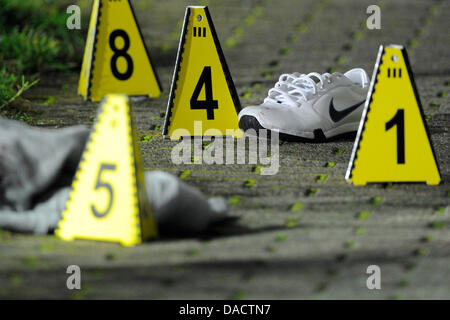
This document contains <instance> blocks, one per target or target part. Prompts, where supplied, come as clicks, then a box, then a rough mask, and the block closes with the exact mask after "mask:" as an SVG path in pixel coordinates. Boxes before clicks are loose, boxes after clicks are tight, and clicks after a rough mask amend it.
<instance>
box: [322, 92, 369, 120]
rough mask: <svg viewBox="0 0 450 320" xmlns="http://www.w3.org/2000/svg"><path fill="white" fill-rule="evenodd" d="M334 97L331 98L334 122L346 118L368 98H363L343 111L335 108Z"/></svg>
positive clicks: (331, 115) (331, 113)
mask: <svg viewBox="0 0 450 320" xmlns="http://www.w3.org/2000/svg"><path fill="white" fill-rule="evenodd" d="M333 99H334V98H331V101H330V118H331V120H333V121H334V122H338V121H341V120H342V119H344V118H345V117H346V116H348V115H349V114H350V113H352V112H353V111H355V110H356V109H357V108H358V107H359V106H360V105H362V104H363V103H364V102H365V101H366V100H363V101H361V102H358V103H357V104H354V105H352V106H351V107H348V108H346V109H343V110H341V111H337V110H336V109H335V108H334V104H333Z"/></svg>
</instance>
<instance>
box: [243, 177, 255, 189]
mask: <svg viewBox="0 0 450 320" xmlns="http://www.w3.org/2000/svg"><path fill="white" fill-rule="evenodd" d="M255 184H256V179H248V180H247V181H245V184H244V187H246V188H251V187H253V186H254V185H255Z"/></svg>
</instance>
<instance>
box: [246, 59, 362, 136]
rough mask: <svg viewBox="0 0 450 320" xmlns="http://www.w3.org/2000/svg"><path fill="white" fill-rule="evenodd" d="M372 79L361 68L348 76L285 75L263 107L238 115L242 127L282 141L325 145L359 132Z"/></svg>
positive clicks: (251, 108) (334, 74)
mask: <svg viewBox="0 0 450 320" xmlns="http://www.w3.org/2000/svg"><path fill="white" fill-rule="evenodd" d="M368 85H369V78H368V76H367V73H366V72H365V71H364V70H363V69H360V68H356V69H352V70H350V71H348V72H346V73H345V74H341V73H338V72H335V73H333V74H329V73H324V74H319V73H316V72H311V73H309V74H299V73H293V74H283V75H281V76H280V78H279V81H278V82H277V83H276V84H275V87H274V88H272V89H270V90H269V93H268V96H267V98H265V99H264V103H263V104H261V105H259V106H249V107H246V108H244V109H242V110H241V112H240V113H239V127H240V128H241V129H243V130H244V131H245V130H247V129H255V130H256V132H258V131H259V129H268V130H276V131H279V133H280V139H282V140H295V141H299V140H300V141H301V140H308V141H309V140H312V141H325V140H328V139H330V138H336V137H337V136H341V135H346V134H348V133H354V132H355V131H357V130H358V126H359V122H360V120H361V116H362V111H363V108H364V102H365V101H366V97H367V91H368V87H369V86H368Z"/></svg>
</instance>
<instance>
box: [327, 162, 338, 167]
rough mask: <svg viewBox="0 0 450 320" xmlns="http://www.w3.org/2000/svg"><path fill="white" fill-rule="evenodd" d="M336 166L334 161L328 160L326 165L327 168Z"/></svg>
mask: <svg viewBox="0 0 450 320" xmlns="http://www.w3.org/2000/svg"><path fill="white" fill-rule="evenodd" d="M335 166H336V162H335V161H328V162H327V165H326V167H327V168H334V167H335Z"/></svg>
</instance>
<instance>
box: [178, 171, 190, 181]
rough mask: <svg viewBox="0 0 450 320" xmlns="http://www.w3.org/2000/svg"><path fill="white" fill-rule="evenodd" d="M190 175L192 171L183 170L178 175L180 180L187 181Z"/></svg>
mask: <svg viewBox="0 0 450 320" xmlns="http://www.w3.org/2000/svg"><path fill="white" fill-rule="evenodd" d="M191 174H192V170H189V169H188V170H183V171H182V172H181V174H180V179H187V178H189V177H190V175H191Z"/></svg>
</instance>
